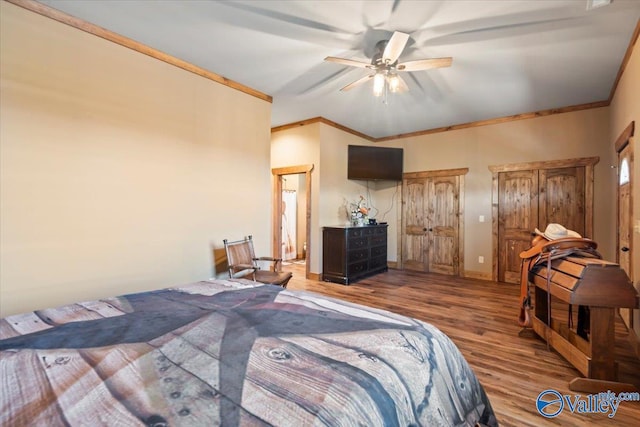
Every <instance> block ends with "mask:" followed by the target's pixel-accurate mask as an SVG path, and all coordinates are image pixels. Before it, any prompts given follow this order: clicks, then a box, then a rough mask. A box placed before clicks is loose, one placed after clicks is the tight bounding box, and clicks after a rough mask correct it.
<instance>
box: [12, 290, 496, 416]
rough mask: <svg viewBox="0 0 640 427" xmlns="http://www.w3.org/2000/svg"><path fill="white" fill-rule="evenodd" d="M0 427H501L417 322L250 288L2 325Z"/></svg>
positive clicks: (455, 353)
mask: <svg viewBox="0 0 640 427" xmlns="http://www.w3.org/2000/svg"><path fill="white" fill-rule="evenodd" d="M0 425H2V426H17V425H47V426H56V425H72V426H77V425H82V426H85V425H91V426H97V425H109V426H135V425H141V426H142V425H147V426H158V427H159V426H178V425H186V426H198V425H202V426H214V425H222V426H262V425H276V426H308V425H317V426H323V425H326V426H383V425H384V426H396V425H397V426H417V425H424V426H436V425H446V426H454V425H455V426H457V425H463V426H475V425H497V422H496V418H495V416H494V413H493V410H492V408H491V404H490V402H489V400H488V398H487V396H486V394H485V392H484V390H483V388H482V386H481V385H480V383H479V382H478V380H477V378H476V376H475V375H474V373H473V372H472V370H471V369H470V367H469V365H468V364H467V362H466V361H465V360H464V358H463V357H462V355H461V354H460V352H459V350H458V349H457V348H456V346H455V345H454V344H453V343H452V342H451V341H450V340H449V339H448V338H447V337H446V336H445V335H444V334H443V333H442V332H441V331H439V330H438V329H436V328H435V327H434V326H432V325H429V324H427V323H424V322H421V321H419V320H416V319H412V318H408V317H404V316H401V315H398V314H394V313H390V312H387V311H383V310H378V309H373V308H370V307H365V306H361V305H357V304H352V303H348V302H345V301H342V300H338V299H332V298H328V297H324V296H321V295H318V294H314V293H310V292H303V291H294V290H287V289H283V288H281V287H278V286H273V285H262V284H258V283H255V282H251V281H248V280H242V279H232V280H209V281H202V282H197V283H191V284H188V285H184V286H177V287H172V288H166V289H161V290H156V291H150V292H142V293H136V294H129V295H123V296H118V297H113V298H107V299H101V300H96V301H89V302H82V303H77V304H71V305H67V306H63V307H59V308H54V309H46V310H38V311H34V312H29V313H25V314H20V315H13V316H9V317H6V318H4V319H0Z"/></svg>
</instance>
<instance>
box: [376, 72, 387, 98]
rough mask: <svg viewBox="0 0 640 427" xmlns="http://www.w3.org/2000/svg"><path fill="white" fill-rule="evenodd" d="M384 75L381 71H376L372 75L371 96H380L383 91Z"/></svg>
mask: <svg viewBox="0 0 640 427" xmlns="http://www.w3.org/2000/svg"><path fill="white" fill-rule="evenodd" d="M384 85H385V76H384V74H382V73H376V75H375V76H374V77H373V96H382V93H383V92H384Z"/></svg>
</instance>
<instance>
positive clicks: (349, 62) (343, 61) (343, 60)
mask: <svg viewBox="0 0 640 427" xmlns="http://www.w3.org/2000/svg"><path fill="white" fill-rule="evenodd" d="M324 60H325V61H329V62H337V63H338V64H342V65H348V66H350V67H359V68H371V64H369V63H368V62H362V61H354V60H353V59H347V58H336V57H335V56H327V57H326V58H324Z"/></svg>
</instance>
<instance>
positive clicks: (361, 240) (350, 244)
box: [347, 237, 369, 251]
mask: <svg viewBox="0 0 640 427" xmlns="http://www.w3.org/2000/svg"><path fill="white" fill-rule="evenodd" d="M367 246H369V238H368V237H353V238H351V239H349V240H347V249H348V250H350V251H352V250H354V249H363V248H366V247H367Z"/></svg>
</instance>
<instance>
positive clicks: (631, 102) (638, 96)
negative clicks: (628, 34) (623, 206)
mask: <svg viewBox="0 0 640 427" xmlns="http://www.w3.org/2000/svg"><path fill="white" fill-rule="evenodd" d="M639 76H640V47H638V44H637V43H636V47H635V49H634V51H633V53H632V55H631V57H630V59H629V62H628V64H627V67H626V69H625V71H624V74H623V75H622V78H621V79H620V82H619V83H618V87H617V89H616V93H615V95H614V97H613V100H612V102H611V107H610V110H611V111H610V119H611V128H610V132H609V148H610V151H611V156H612V157H613V158H614V159H615V158H616V157H615V156H616V153H615V150H614V143H615V141H616V140H617V139H618V136H620V134H621V133H622V131H624V129H625V128H626V127H627V126H628V125H629V123H631V122H632V121H635V137H634V138H633V142H632V144H633V153H634V156H635V161H634V167H633V171H632V179H633V195H632V198H633V218H632V221H633V224H634V231H633V236H632V245H633V246H632V247H633V259H632V260H631V262H632V265H633V268H634V270H633V277H632V280H633V282H634V284H635V287H636V289H638V291H639V292H640V157H638V156H639V155H640V144H639V141H640V136H639V134H640V77H639ZM613 188H615V187H612V191H614V190H613ZM633 326H634V329H635V331H636V336H638V337H640V310H635V311H634V320H633Z"/></svg>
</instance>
